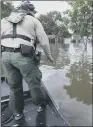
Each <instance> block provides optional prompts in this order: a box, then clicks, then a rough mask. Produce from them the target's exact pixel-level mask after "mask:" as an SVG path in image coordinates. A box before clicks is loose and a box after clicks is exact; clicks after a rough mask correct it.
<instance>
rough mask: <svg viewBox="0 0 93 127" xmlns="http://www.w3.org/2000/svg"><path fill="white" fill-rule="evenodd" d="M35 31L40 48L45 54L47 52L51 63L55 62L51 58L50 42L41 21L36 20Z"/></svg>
mask: <svg viewBox="0 0 93 127" xmlns="http://www.w3.org/2000/svg"><path fill="white" fill-rule="evenodd" d="M35 30H36V36H37V39H38V40H39V42H40V46H41V47H42V49H43V50H44V52H45V54H46V56H47V57H48V59H49V60H50V61H51V62H53V58H52V56H51V51H50V45H49V40H48V37H47V35H46V33H45V31H44V28H43V26H42V24H41V23H40V21H39V20H36V23H35Z"/></svg>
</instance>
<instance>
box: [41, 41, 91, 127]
mask: <svg viewBox="0 0 93 127" xmlns="http://www.w3.org/2000/svg"><path fill="white" fill-rule="evenodd" d="M51 51H52V56H53V59H54V60H55V62H54V64H51V63H50V62H49V61H47V59H46V57H45V56H43V57H42V61H41V62H42V63H43V66H41V67H40V68H41V71H42V73H43V80H44V83H45V85H46V87H47V89H48V90H49V92H50V94H51V95H52V97H53V99H54V100H55V103H56V105H57V107H58V110H59V112H60V114H62V115H63V116H64V117H65V118H66V120H67V121H68V122H69V123H70V125H71V126H92V44H91V43H88V44H87V48H86V49H85V47H84V43H77V44H75V43H71V42H70V39H65V43H64V44H51Z"/></svg>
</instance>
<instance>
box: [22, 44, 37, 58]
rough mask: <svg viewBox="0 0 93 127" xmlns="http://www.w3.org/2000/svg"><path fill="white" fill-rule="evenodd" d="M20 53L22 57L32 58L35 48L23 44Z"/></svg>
mask: <svg viewBox="0 0 93 127" xmlns="http://www.w3.org/2000/svg"><path fill="white" fill-rule="evenodd" d="M20 52H21V55H22V56H32V55H33V54H34V53H35V50H34V48H33V46H28V45H24V44H21V45H20Z"/></svg>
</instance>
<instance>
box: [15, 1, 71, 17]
mask: <svg viewBox="0 0 93 127" xmlns="http://www.w3.org/2000/svg"><path fill="white" fill-rule="evenodd" d="M31 3H32V4H34V6H35V8H36V10H37V11H38V13H37V14H36V16H39V15H40V14H46V13H47V12H49V11H55V10H56V11H60V12H63V11H65V10H67V9H68V8H70V6H69V5H68V3H67V2H65V1H31ZM13 4H14V5H15V6H18V5H19V4H20V1H13Z"/></svg>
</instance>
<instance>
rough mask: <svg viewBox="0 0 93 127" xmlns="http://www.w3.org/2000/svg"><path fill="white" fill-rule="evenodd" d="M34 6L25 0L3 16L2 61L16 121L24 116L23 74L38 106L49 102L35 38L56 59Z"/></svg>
mask: <svg viewBox="0 0 93 127" xmlns="http://www.w3.org/2000/svg"><path fill="white" fill-rule="evenodd" d="M35 13H36V11H35V8H34V6H33V5H32V4H31V3H29V2H24V3H23V4H22V5H21V6H20V7H19V8H17V9H16V10H14V11H12V12H11V14H10V15H9V17H6V18H3V19H2V20H1V46H2V62H3V67H4V71H5V75H6V78H7V81H8V85H9V87H10V101H9V106H10V108H11V110H12V112H13V114H14V118H15V121H16V123H17V122H18V121H19V120H21V119H22V118H23V110H24V98H23V86H22V78H24V80H25V81H26V83H27V84H28V86H29V89H30V92H31V96H32V99H33V101H34V102H35V104H36V105H39V110H38V111H42V110H43V109H44V108H45V106H46V96H45V93H44V91H43V89H42V87H41V78H42V73H41V71H40V70H39V68H38V60H37V57H36V53H35V49H36V46H35V45H36V43H35V42H36V38H37V39H38V41H39V44H40V46H41V47H42V49H43V50H44V52H45V54H46V56H47V58H48V59H49V60H50V61H51V62H53V59H52V56H51V52H50V46H49V40H48V37H47V35H46V33H45V31H44V29H43V26H42V24H41V23H40V21H39V20H38V19H36V18H35V16H34V15H35Z"/></svg>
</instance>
